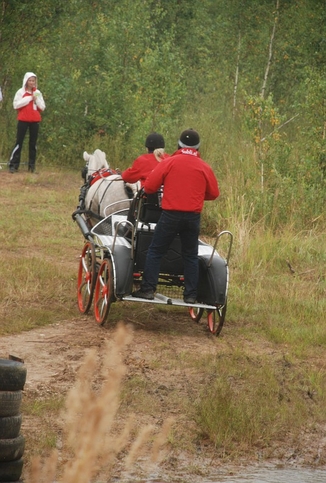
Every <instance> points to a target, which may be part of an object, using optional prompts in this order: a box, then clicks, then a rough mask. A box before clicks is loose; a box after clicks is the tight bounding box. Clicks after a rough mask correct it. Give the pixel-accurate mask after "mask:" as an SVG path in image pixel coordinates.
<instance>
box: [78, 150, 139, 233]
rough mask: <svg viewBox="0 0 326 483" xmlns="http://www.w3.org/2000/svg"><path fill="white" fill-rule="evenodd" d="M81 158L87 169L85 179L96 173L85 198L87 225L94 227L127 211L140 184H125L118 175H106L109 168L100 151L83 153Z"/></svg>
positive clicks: (104, 156) (103, 154)
mask: <svg viewBox="0 0 326 483" xmlns="http://www.w3.org/2000/svg"><path fill="white" fill-rule="evenodd" d="M83 157H84V160H85V161H86V168H87V171H85V179H86V180H88V179H89V177H90V176H92V175H93V174H94V173H97V172H98V180H96V181H93V183H92V184H91V186H90V187H89V189H88V190H87V193H86V197H85V210H86V217H87V220H88V222H89V224H90V225H91V226H94V225H95V224H96V223H98V221H99V220H100V219H102V218H103V217H105V216H109V215H111V214H112V213H115V212H117V211H120V210H126V209H128V208H129V207H130V204H131V200H132V199H133V198H134V197H135V195H136V194H137V191H138V190H139V189H140V183H134V184H130V183H125V181H124V180H123V179H122V177H121V176H120V175H119V174H110V173H108V171H109V170H110V167H109V164H108V162H107V160H106V155H105V153H104V152H103V151H101V150H100V149H96V150H95V151H94V153H93V154H89V153H87V151H85V152H84V155H83ZM112 172H113V173H114V170H112ZM108 174H109V175H108Z"/></svg>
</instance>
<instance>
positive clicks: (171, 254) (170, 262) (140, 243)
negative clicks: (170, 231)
mask: <svg viewBox="0 0 326 483" xmlns="http://www.w3.org/2000/svg"><path fill="white" fill-rule="evenodd" d="M153 233H154V231H151V230H139V231H137V236H136V239H137V244H136V255H135V270H136V271H143V270H144V266H145V260H146V254H147V250H148V247H149V245H150V243H151V241H152V238H153ZM160 273H165V274H170V275H182V274H183V261H182V257H181V241H180V237H179V236H177V237H176V238H175V239H174V240H173V242H172V243H171V245H170V248H169V250H168V252H167V253H166V255H165V256H164V257H163V258H162V261H161V267H160Z"/></svg>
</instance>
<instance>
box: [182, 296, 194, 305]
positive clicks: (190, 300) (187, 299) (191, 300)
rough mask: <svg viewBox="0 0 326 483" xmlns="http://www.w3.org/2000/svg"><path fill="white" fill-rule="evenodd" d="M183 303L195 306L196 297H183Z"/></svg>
mask: <svg viewBox="0 0 326 483" xmlns="http://www.w3.org/2000/svg"><path fill="white" fill-rule="evenodd" d="M183 301H184V303H185V304H195V303H196V297H192V296H191V295H188V296H187V297H183Z"/></svg>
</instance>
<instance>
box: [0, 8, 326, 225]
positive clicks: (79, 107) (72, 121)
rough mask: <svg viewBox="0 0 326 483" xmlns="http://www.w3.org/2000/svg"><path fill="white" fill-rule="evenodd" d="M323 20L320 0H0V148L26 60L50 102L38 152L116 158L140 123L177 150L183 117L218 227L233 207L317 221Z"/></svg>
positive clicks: (323, 155)
mask: <svg viewBox="0 0 326 483" xmlns="http://www.w3.org/2000/svg"><path fill="white" fill-rule="evenodd" d="M325 25H326V8H325V1H324V0H287V1H284V0H275V1H271V0H250V1H239V0H228V1H225V0H202V1H201V2H198V1H196V0H169V1H160V0H154V1H150V0H133V1H132V2H130V1H129V0H119V1H115V0H106V1H101V2H99V1H90V0H88V1H87V0H72V1H70V2H66V1H65V0H56V1H54V0H45V1H44V2H41V3H40V2H37V3H35V2H30V1H27V0H23V1H22V0H10V1H6V0H3V1H2V8H1V13H0V86H1V87H2V92H3V96H4V100H3V102H2V103H1V104H0V105H1V110H0V130H1V139H0V161H1V162H2V163H7V162H8V158H9V155H10V152H11V150H12V148H13V144H14V139H15V130H16V113H15V111H14V110H13V107H12V100H13V97H14V94H15V92H16V91H17V89H18V88H20V87H21V84H22V79H23V75H24V73H25V72H27V71H33V72H35V73H36V74H37V75H38V78H39V88H40V89H41V91H42V93H43V95H44V98H45V102H46V105H47V108H46V111H45V112H44V115H43V121H42V125H41V133H40V137H39V146H38V148H39V150H38V152H39V154H38V164H39V165H42V164H44V165H56V166H65V167H72V168H76V167H80V166H81V165H82V164H83V161H82V153H83V151H84V150H87V151H89V152H90V151H92V150H94V149H96V148H100V149H102V150H104V151H105V152H106V154H107V159H108V161H109V163H110V165H111V166H112V167H119V168H125V167H127V166H129V165H130V164H131V162H132V160H133V159H134V158H135V157H136V156H137V155H139V154H140V153H141V152H143V151H144V139H145V138H146V135H147V134H148V133H149V132H151V131H159V132H161V133H162V134H163V135H164V136H165V138H166V144H167V146H166V150H167V151H168V152H173V151H174V150H175V149H176V146H177V140H178V136H179V134H180V132H181V130H183V129H186V128H189V127H193V128H196V129H197V130H198V131H199V132H200V135H201V139H202V145H201V154H202V157H203V158H204V159H205V160H207V161H208V162H209V163H210V164H211V165H212V166H213V168H214V170H215V172H216V174H217V176H218V179H219V182H220V186H221V192H222V196H221V198H220V203H219V210H218V213H215V214H214V219H215V220H216V217H218V219H219V220H220V223H219V224H220V226H222V227H225V226H226V225H227V224H228V225H230V223H232V217H233V216H234V210H233V208H234V207H235V206H237V213H238V215H237V216H239V214H240V215H241V217H243V216H247V215H249V216H250V218H251V219H252V221H254V222H257V221H258V220H262V219H264V225H265V226H266V224H267V226H269V227H271V228H272V230H274V229H278V228H281V227H282V226H284V224H287V225H288V224H291V225H294V226H296V228H297V229H303V228H305V229H310V228H311V227H315V226H316V224H317V225H318V226H319V227H320V225H322V226H324V225H325V218H324V206H325V175H326V144H325V143H326V141H325V136H326V120H325V112H326V101H325V88H326V80H325V79H326V76H325V69H326V67H325V66H326V62H325V57H326V37H325ZM25 144H27V143H25ZM24 149H26V146H24ZM2 166H3V165H2ZM215 215H216V217H215ZM206 221H207V223H208V225H211V223H210V222H209V220H206ZM204 222H205V217H204Z"/></svg>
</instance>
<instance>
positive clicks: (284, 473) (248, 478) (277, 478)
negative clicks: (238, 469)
mask: <svg viewBox="0 0 326 483" xmlns="http://www.w3.org/2000/svg"><path fill="white" fill-rule="evenodd" d="M207 483H326V470H310V469H302V468H299V469H281V468H280V469H262V470H255V471H252V472H248V471H244V472H243V474H242V473H241V474H238V475H236V476H234V475H233V476H215V477H214V476H213V477H210V479H209V480H207Z"/></svg>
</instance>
